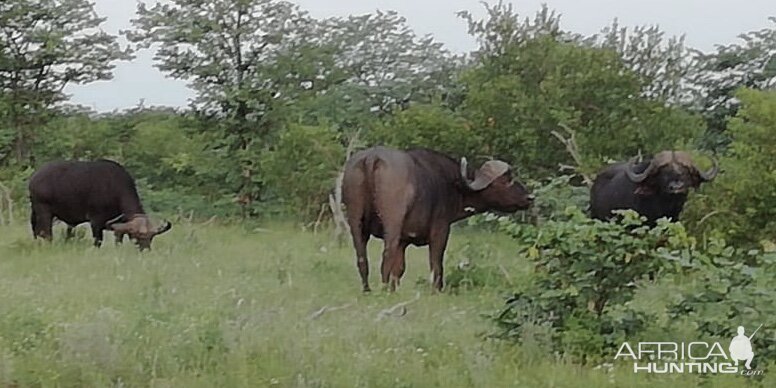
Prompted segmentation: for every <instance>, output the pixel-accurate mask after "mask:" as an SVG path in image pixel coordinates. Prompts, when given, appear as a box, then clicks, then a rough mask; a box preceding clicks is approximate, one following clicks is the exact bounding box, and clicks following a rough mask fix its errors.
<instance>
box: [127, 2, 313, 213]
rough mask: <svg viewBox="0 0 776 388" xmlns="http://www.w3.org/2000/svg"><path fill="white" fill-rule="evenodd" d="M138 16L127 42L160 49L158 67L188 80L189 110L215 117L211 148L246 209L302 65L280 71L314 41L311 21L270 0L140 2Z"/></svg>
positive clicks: (292, 7)
mask: <svg viewBox="0 0 776 388" xmlns="http://www.w3.org/2000/svg"><path fill="white" fill-rule="evenodd" d="M137 14H138V17H137V18H136V19H134V20H132V23H133V25H134V29H133V30H131V31H128V32H126V34H127V37H128V38H129V39H130V41H132V42H135V43H137V44H138V45H139V47H141V48H148V47H150V46H151V45H152V44H158V45H159V47H158V49H157V51H156V56H155V59H156V60H157V64H156V66H157V67H158V68H159V69H160V70H162V71H163V72H165V73H167V74H169V75H170V76H171V77H173V78H178V79H183V80H187V81H189V86H190V87H191V88H193V89H194V91H195V92H196V93H197V95H196V97H195V99H194V101H193V102H192V107H193V108H194V110H195V112H196V113H197V114H198V115H199V116H201V117H203V118H210V119H213V120H210V121H208V122H207V124H212V126H211V125H208V128H207V131H208V132H210V135H211V140H212V142H211V144H212V146H211V149H213V150H214V152H217V153H220V154H222V155H225V156H226V158H227V160H225V161H224V162H225V163H229V164H231V165H233V167H234V168H233V170H232V173H231V174H229V176H228V177H227V184H228V185H229V186H230V188H231V190H232V192H233V193H236V194H237V198H238V200H239V201H240V203H241V204H243V205H244V208H245V210H248V209H247V208H248V207H249V205H250V204H251V203H252V202H253V201H254V200H256V199H258V198H259V194H260V186H261V179H260V177H259V176H258V171H257V165H256V160H257V159H258V156H259V154H260V152H261V151H262V150H264V149H265V148H266V145H267V142H268V141H269V138H270V136H272V135H273V131H275V130H277V129H278V128H279V127H281V126H280V125H279V123H280V122H281V121H282V120H283V115H282V114H281V112H282V110H283V108H284V104H285V103H287V102H289V101H290V99H291V98H290V96H289V95H288V94H287V93H286V92H288V91H289V90H295V89H299V82H300V81H301V79H300V78H301V77H300V76H299V74H297V72H296V71H298V70H299V69H300V68H301V67H300V66H294V67H293V68H291V69H284V68H283V66H281V65H282V64H295V63H297V61H294V60H293V59H292V58H295V57H296V55H298V54H300V53H302V52H304V50H303V47H305V46H307V45H308V42H311V41H315V40H316V39H315V36H316V26H315V21H314V20H313V19H311V18H310V17H308V16H307V14H306V13H305V12H303V11H302V10H301V9H300V8H299V7H297V6H296V5H294V4H291V3H289V2H286V1H275V0H236V1H232V0H215V1H210V2H202V1H199V0H174V1H171V2H165V3H156V4H155V5H154V6H153V7H150V8H149V7H147V6H146V5H145V4H143V3H139V4H138V9H137ZM308 69H309V68H308ZM295 70H296V71H295Z"/></svg>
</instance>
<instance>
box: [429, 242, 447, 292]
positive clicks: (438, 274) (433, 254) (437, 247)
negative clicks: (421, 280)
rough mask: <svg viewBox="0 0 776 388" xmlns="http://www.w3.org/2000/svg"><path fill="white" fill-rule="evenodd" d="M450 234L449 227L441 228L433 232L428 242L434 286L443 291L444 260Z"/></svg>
mask: <svg viewBox="0 0 776 388" xmlns="http://www.w3.org/2000/svg"><path fill="white" fill-rule="evenodd" d="M449 236H450V228H449V227H445V228H440V229H439V231H438V232H436V233H433V235H432V236H431V238H430V239H429V242H428V264H429V266H430V267H431V273H432V275H433V287H434V289H435V290H437V291H442V287H444V276H445V268H444V263H443V262H444V258H445V249H446V248H447V240H448V237H449Z"/></svg>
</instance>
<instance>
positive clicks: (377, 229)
mask: <svg viewBox="0 0 776 388" xmlns="http://www.w3.org/2000/svg"><path fill="white" fill-rule="evenodd" d="M472 177H473V178H474V179H473V180H472V179H471V178H472ZM342 191H343V202H344V203H345V206H346V211H347V219H348V224H349V225H350V232H351V234H352V237H353V246H354V247H355V250H356V256H357V265H358V271H359V273H360V275H361V282H362V285H363V289H364V291H365V292H366V291H369V282H368V277H369V262H368V259H367V252H366V246H367V242H368V241H369V237H370V236H375V237H377V238H381V239H383V241H384V249H383V260H382V267H381V273H382V281H383V284H389V287H390V290H391V291H393V290H395V289H396V286H397V285H398V284H399V279H401V277H402V275H403V274H404V268H405V263H404V250H405V248H406V247H407V245H409V244H413V245H416V246H422V245H426V244H428V246H429V264H430V266H431V271H432V272H433V282H434V287H435V288H436V289H437V290H441V289H442V286H443V267H442V261H443V257H444V252H445V247H446V246H447V239H448V236H449V235H450V224H452V223H453V222H455V221H457V220H460V219H463V218H466V217H469V216H471V215H473V214H477V213H481V212H484V211H488V210H497V211H503V212H515V211H517V210H519V209H526V208H528V207H529V206H530V205H531V202H532V201H533V195H531V194H530V193H529V192H528V191H527V190H526V189H525V187H523V185H522V184H520V183H519V182H516V181H513V180H512V176H511V172H510V167H509V165H508V164H506V163H504V162H502V161H499V160H491V161H489V162H485V163H484V164H483V165H482V167H480V169H479V170H477V171H471V170H469V169H467V167H466V159H465V158H462V159H461V162H460V163H459V162H457V161H456V160H455V159H452V158H450V157H448V156H445V155H443V154H441V153H438V152H435V151H431V150H426V149H416V150H409V151H398V150H394V149H390V148H385V147H374V148H370V149H367V150H364V151H361V152H359V153H357V154H355V155H353V157H352V158H351V159H350V160H348V162H347V164H346V166H345V175H344V178H343V182H342ZM389 282H390V283H389Z"/></svg>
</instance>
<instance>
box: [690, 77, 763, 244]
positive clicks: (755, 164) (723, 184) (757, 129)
mask: <svg viewBox="0 0 776 388" xmlns="http://www.w3.org/2000/svg"><path fill="white" fill-rule="evenodd" d="M737 97H738V98H739V99H740V100H741V104H742V108H741V109H740V110H739V111H738V114H737V116H736V117H735V118H734V119H732V120H731V122H730V124H729V126H728V133H729V136H731V138H732V139H733V141H732V143H731V144H730V147H729V150H728V154H727V155H725V156H724V158H722V160H721V166H722V169H723V172H722V173H721V174H720V175H719V176H718V177H717V179H716V180H714V182H712V183H710V184H708V185H707V187H705V188H704V190H703V192H702V195H697V196H695V198H694V199H693V200H692V201H690V202H689V204H688V208H687V209H686V212H685V214H684V215H683V218H684V219H686V220H687V223H688V228H689V229H690V230H691V231H692V232H694V233H697V234H699V235H704V234H705V235H709V236H717V237H723V238H725V239H727V240H730V241H736V242H740V243H744V244H748V245H751V246H754V245H756V244H758V243H764V244H767V241H774V240H776V222H773V220H774V219H776V189H774V188H776V92H772V91H771V92H763V91H755V90H746V89H744V90H741V91H740V92H739V93H738V94H737Z"/></svg>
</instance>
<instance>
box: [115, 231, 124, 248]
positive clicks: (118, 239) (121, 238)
mask: <svg viewBox="0 0 776 388" xmlns="http://www.w3.org/2000/svg"><path fill="white" fill-rule="evenodd" d="M113 236H114V237H115V238H116V245H119V244H121V243H123V242H124V233H121V232H113Z"/></svg>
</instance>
